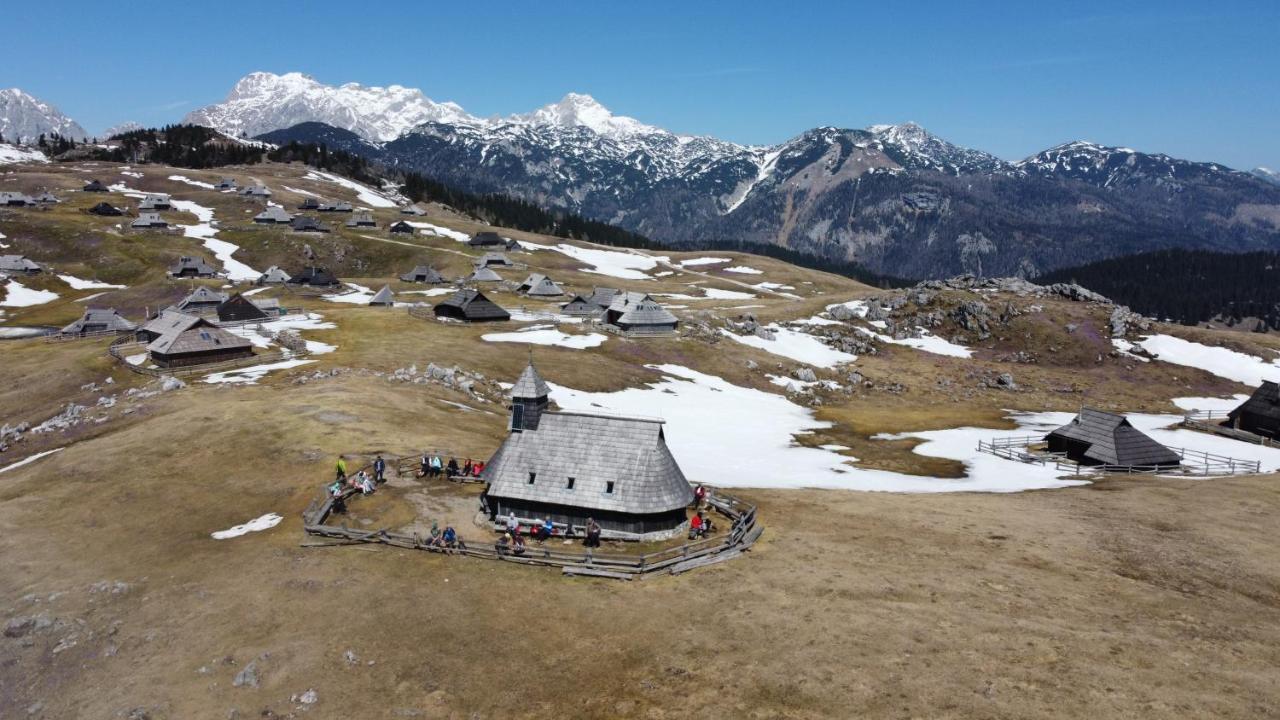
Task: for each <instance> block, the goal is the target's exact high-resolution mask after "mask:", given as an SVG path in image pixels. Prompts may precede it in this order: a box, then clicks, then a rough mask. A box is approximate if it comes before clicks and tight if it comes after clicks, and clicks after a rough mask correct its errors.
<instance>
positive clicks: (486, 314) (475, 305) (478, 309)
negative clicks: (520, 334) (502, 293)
mask: <svg viewBox="0 0 1280 720" xmlns="http://www.w3.org/2000/svg"><path fill="white" fill-rule="evenodd" d="M441 308H456V309H457V310H459V311H460V312H461V313H462V315H463V317H465V318H466V319H467V320H510V319H511V313H509V312H507V311H506V310H503V309H502V308H500V307H498V305H497V304H496V303H494V302H493V301H492V300H490V299H489V298H487V297H485V296H484V293H482V292H480V291H479V290H459V291H458V292H456V293H454V294H452V295H450V296H449V298H448V299H446V300H445V301H443V302H441V303H439V304H438V305H436V314H437V315H439V314H441V313H440V312H439V310H440V309H441Z"/></svg>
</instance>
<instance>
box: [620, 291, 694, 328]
mask: <svg viewBox="0 0 1280 720" xmlns="http://www.w3.org/2000/svg"><path fill="white" fill-rule="evenodd" d="M609 312H610V313H615V312H616V313H619V315H618V317H617V319H615V320H614V321H613V322H614V323H616V324H618V325H671V324H673V323H676V322H679V321H678V320H677V318H676V316H675V315H672V314H671V311H670V310H667V309H666V308H664V307H662V305H660V304H658V301H657V300H654V299H653V298H652V297H650V296H648V295H646V294H645V293H638V292H625V293H619V294H618V295H616V296H614V298H613V302H612V303H610V305H609Z"/></svg>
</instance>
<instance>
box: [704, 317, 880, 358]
mask: <svg viewBox="0 0 1280 720" xmlns="http://www.w3.org/2000/svg"><path fill="white" fill-rule="evenodd" d="M768 329H769V330H772V331H774V336H775V338H776V339H774V340H765V339H764V338H762V337H759V336H757V335H735V334H733V333H731V332H729V331H728V330H725V329H724V328H721V329H720V332H722V333H724V335H725V336H726V337H729V338H731V339H733V340H734V341H735V342H740V343H742V344H743V345H750V346H751V347H754V348H759V349H761V350H764V351H765V352H768V353H772V354H774V355H780V356H782V357H785V358H790V359H792V360H795V361H796V362H801V363H804V364H806V365H812V366H813V367H823V368H829V367H835V366H836V365H839V364H840V363H847V362H853V361H854V360H857V359H858V356H857V355H850V354H849V353H847V352H844V351H841V350H836V349H835V348H833V347H831V346H829V345H827V344H826V343H824V342H822V341H821V340H819V339H818V338H816V337H814V336H813V335H810V334H808V333H804V332H800V331H798V330H792V329H791V328H785V327H781V326H779V325H777V324H776V323H775V324H772V325H769V326H768Z"/></svg>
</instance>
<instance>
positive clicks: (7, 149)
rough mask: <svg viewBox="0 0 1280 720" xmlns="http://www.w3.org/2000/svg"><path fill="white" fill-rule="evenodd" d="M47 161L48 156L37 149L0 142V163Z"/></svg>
mask: <svg viewBox="0 0 1280 720" xmlns="http://www.w3.org/2000/svg"><path fill="white" fill-rule="evenodd" d="M30 162H33V163H47V162H49V158H47V157H45V156H44V153H42V152H40V151H39V150H28V149H26V148H20V147H18V146H16V145H9V144H8V143H0V165H12V164H14V163H30Z"/></svg>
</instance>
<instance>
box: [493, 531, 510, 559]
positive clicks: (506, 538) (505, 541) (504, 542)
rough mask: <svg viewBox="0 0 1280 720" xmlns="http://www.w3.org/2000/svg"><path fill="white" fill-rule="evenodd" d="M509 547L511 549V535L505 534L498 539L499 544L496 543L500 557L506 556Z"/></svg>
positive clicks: (495, 547) (495, 546)
mask: <svg viewBox="0 0 1280 720" xmlns="http://www.w3.org/2000/svg"><path fill="white" fill-rule="evenodd" d="M509 547H511V534H510V533H503V535H502V537H500V538H498V542H496V543H494V549H495V550H497V551H498V555H506V554H507V548H509Z"/></svg>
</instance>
